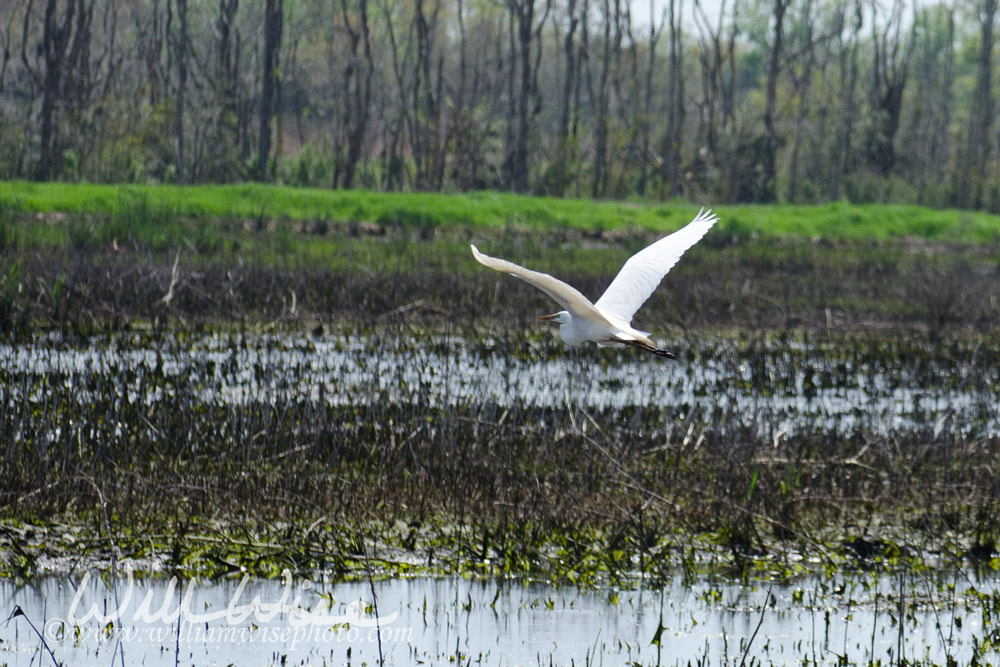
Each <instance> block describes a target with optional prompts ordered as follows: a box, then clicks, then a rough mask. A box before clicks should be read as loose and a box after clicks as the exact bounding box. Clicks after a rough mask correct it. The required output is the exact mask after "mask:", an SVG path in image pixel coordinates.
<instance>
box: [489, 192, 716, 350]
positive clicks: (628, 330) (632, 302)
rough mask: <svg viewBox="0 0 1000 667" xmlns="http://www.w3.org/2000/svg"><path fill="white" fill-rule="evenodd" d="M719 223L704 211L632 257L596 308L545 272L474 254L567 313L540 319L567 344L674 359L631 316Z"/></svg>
mask: <svg viewBox="0 0 1000 667" xmlns="http://www.w3.org/2000/svg"><path fill="white" fill-rule="evenodd" d="M718 219H719V218H718V216H716V215H715V214H714V213H712V211H706V210H704V209H702V210H701V211H699V212H698V215H697V216H696V217H695V219H694V220H692V221H691V222H690V223H688V224H687V226H685V227H684V228H682V229H680V230H678V231H676V232H674V233H673V234H670V235H669V236H665V237H663V238H662V239H660V240H659V241H657V242H655V243H653V244H652V245H649V246H647V247H646V248H644V249H643V250H640V251H639V252H637V253H636V254H634V255H632V256H631V257H630V258H629V259H628V261H627V262H625V265H624V266H622V268H621V270H620V271H619V272H618V275H617V276H615V279H614V280H613V281H611V284H610V285H609V286H608V289H607V290H605V292H604V294H603V295H601V298H600V299H598V300H597V302H596V303H591V301H590V299H588V298H587V297H585V296H584V295H583V294H581V293H580V291H579V290H577V289H576V288H575V287H573V286H572V285H568V284H566V283H564V282H563V281H561V280H559V279H558V278H553V277H552V276H550V275H549V274H547V273H541V272H538V271H532V270H530V269H526V268H524V267H523V266H518V265H517V264H514V263H513V262H508V261H507V260H504V259H497V258H495V257H490V256H489V255H484V254H483V253H481V252H479V249H478V248H476V246H474V245H473V246H472V255H473V256H474V257H475V258H476V260H477V261H478V262H479V263H480V264H482V265H483V266H488V267H489V268H491V269H496V270H497V271H502V272H504V273H509V274H511V275H512V276H514V277H516V278H520V279H521V280H523V281H524V282H526V283H528V284H529V285H534V286H535V287H537V288H538V289H540V290H541V291H543V292H545V293H546V294H548V295H549V296H550V297H552V299H554V300H555V301H556V302H557V303H558V304H559V305H560V306H562V307H563V308H565V310H561V311H559V312H558V313H555V314H554V315H543V316H542V317H539V318H538V319H540V320H551V321H553V322H557V323H558V324H559V336H560V337H561V338H562V339H563V340H564V341H566V342H567V343H568V344H570V345H579V344H581V343H584V342H586V341H593V342H595V343H597V344H598V345H606V344H609V343H622V344H623V345H631V346H633V347H637V348H639V349H642V350H646V351H647V352H652V353H653V354H655V355H657V356H659V357H668V358H671V359H672V358H673V357H674V355H673V354H672V353H670V352H668V351H666V350H661V349H658V348H657V347H656V346H655V345H654V344H653V341H652V340H650V338H649V336H650V334H649V333H648V332H645V331H639V330H637V329H633V328H632V316H633V315H634V314H635V311H637V310H639V307H640V306H641V305H642V304H643V303H645V302H646V299H648V298H649V296H650V295H651V294H652V293H653V290H655V289H656V287H657V286H658V285H659V284H660V281H661V280H663V276H665V275H667V272H668V271H669V270H670V269H671V268H672V267H673V266H674V264H676V263H677V260H679V259H680V258H681V255H683V254H684V253H685V251H687V249H688V248H690V247H691V246H693V245H694V244H695V243H697V242H698V241H700V240H701V238H702V237H703V236H705V234H706V233H707V232H708V230H709V229H711V228H712V225H714V224H715V222H716V221H717V220H718Z"/></svg>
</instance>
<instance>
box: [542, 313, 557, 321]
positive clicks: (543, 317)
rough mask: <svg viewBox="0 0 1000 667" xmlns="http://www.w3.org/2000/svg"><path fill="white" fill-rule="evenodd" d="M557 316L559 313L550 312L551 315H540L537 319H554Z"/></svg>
mask: <svg viewBox="0 0 1000 667" xmlns="http://www.w3.org/2000/svg"><path fill="white" fill-rule="evenodd" d="M557 317H559V313H552V314H551V315H542V316H540V317H539V318H538V319H539V320H554V319H556V318H557Z"/></svg>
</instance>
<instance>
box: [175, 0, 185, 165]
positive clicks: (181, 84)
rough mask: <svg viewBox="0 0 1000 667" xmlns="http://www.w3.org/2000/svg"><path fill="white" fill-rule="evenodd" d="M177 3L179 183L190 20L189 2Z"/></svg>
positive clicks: (176, 151)
mask: <svg viewBox="0 0 1000 667" xmlns="http://www.w3.org/2000/svg"><path fill="white" fill-rule="evenodd" d="M175 2H176V3H177V20H178V21H179V23H180V25H179V26H178V28H177V30H178V34H177V100H176V107H175V109H174V160H175V161H176V163H177V182H178V183H181V184H183V183H184V182H185V178H186V173H185V170H184V94H185V92H186V90H187V48H188V34H187V29H188V20H187V0H175Z"/></svg>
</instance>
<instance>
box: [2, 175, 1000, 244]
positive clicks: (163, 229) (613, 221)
mask: <svg viewBox="0 0 1000 667" xmlns="http://www.w3.org/2000/svg"><path fill="white" fill-rule="evenodd" d="M715 210H716V211H717V212H718V213H719V216H720V222H719V224H718V226H717V227H716V230H715V231H714V232H713V234H712V236H711V237H710V238H709V239H707V242H708V243H710V244H711V243H712V242H713V239H714V240H715V242H719V240H720V239H747V238H764V237H805V238H823V239H826V240H852V241H857V240H866V239H867V240H877V239H888V238H893V237H907V236H909V237H915V238H922V239H928V240H937V241H949V242H978V243H992V242H995V241H996V240H997V239H1000V217H998V216H996V215H991V214H986V213H979V212H972V211H959V210H936V209H929V208H923V207H919V206H912V205H903V204H899V205H889V206H887V205H877V204H866V205H854V204H849V203H846V202H834V203H829V204H823V205H820V206H794V205H778V206H722V207H716V209H715ZM2 211H13V212H23V214H25V215H30V214H34V213H67V214H70V215H72V214H87V215H90V216H92V217H93V216H97V217H99V218H101V219H103V220H106V221H107V222H106V223H101V224H102V225H105V227H101V228H100V229H97V228H95V229H94V230H93V232H92V233H93V234H96V235H97V236H96V238H95V240H96V241H98V242H108V241H110V240H111V239H113V238H117V239H118V241H119V242H121V241H122V240H123V239H129V240H135V241H137V242H140V243H151V244H152V245H154V246H162V245H164V244H169V243H171V242H174V241H176V236H177V234H178V233H179V232H178V228H177V225H178V224H179V223H178V220H180V219H187V220H202V221H209V222H213V221H218V220H254V219H256V220H261V221H264V220H269V219H284V220H289V221H309V222H312V221H317V220H322V221H331V222H334V223H338V222H339V223H373V222H374V223H377V224H380V225H386V226H390V227H397V226H398V227H403V228H407V229H416V230H420V231H422V232H423V233H424V234H425V235H426V234H428V233H430V231H431V230H436V229H444V230H449V229H451V230H453V229H458V228H466V227H471V228H483V229H492V230H500V229H503V228H505V227H507V226H514V227H516V228H525V229H538V230H547V231H553V230H560V229H563V230H567V231H568V230H580V231H585V232H586V231H589V232H594V231H606V230H629V229H641V230H648V231H650V232H660V233H665V232H668V231H673V230H675V229H678V228H679V227H681V226H682V225H683V224H684V223H685V222H687V221H688V220H690V219H691V217H693V215H694V214H695V212H696V211H697V208H696V207H695V206H691V205H689V204H684V203H673V202H671V203H667V204H652V203H643V202H607V201H592V200H586V199H555V198H548V197H527V196H520V195H513V194H502V193H496V192H475V193H470V194H452V195H444V194H432V193H375V192H368V191H361V190H318V189H309V188H291V187H278V186H270V185H261V184H243V185H205V186H192V187H181V186H172V185H169V186H168V185H161V186H142V185H128V186H123V185H93V184H73V185H70V184H63V183H25V182H20V181H15V182H3V183H0V212H2ZM8 217H9V216H8ZM88 224H92V225H93V224H96V223H93V222H90V223H88ZM36 233H37V230H28V234H29V235H34V234H36ZM90 233H91V232H87V233H86V234H83V237H86V236H87V235H88V234H90ZM36 238H37V237H36ZM204 241H205V242H209V243H213V242H212V241H211V240H210V239H205V240H204Z"/></svg>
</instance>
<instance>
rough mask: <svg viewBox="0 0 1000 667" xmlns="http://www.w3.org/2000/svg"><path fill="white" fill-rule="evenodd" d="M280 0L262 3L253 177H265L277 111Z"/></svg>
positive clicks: (281, 21)
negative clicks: (262, 68)
mask: <svg viewBox="0 0 1000 667" xmlns="http://www.w3.org/2000/svg"><path fill="white" fill-rule="evenodd" d="M283 5H284V0H266V2H265V3H264V51H263V53H262V59H263V61H264V62H263V65H264V72H263V76H262V80H261V93H260V127H259V134H258V135H257V178H259V179H260V180H262V181H263V180H268V157H269V155H270V152H271V119H272V118H274V114H275V112H276V111H277V99H278V95H279V80H278V59H279V54H280V53H281V32H282V26H283V23H284V14H285V13H284V6H283Z"/></svg>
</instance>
